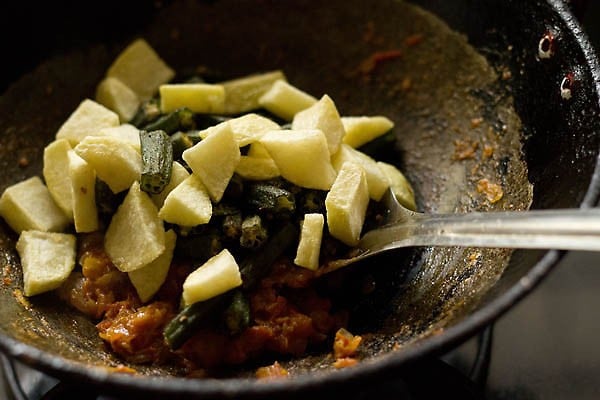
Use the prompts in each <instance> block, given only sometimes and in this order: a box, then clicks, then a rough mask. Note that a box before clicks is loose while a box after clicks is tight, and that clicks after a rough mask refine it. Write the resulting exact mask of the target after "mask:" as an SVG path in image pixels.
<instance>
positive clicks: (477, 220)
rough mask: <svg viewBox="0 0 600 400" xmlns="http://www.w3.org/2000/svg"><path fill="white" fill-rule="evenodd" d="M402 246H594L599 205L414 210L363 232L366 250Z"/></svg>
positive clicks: (598, 247) (598, 241) (599, 229)
mask: <svg viewBox="0 0 600 400" xmlns="http://www.w3.org/2000/svg"><path fill="white" fill-rule="evenodd" d="M407 246H467V247H494V248H520V249H525V248H527V249H559V250H587V251H600V209H556V210H530V211H510V212H484V213H465V214H437V215H436V214H432V215H428V214H417V215H414V219H413V220H412V221H408V222H400V223H394V224H390V225H387V226H383V227H381V228H379V229H375V230H373V231H370V232H367V233H366V234H365V235H364V236H363V238H362V239H361V241H360V243H359V247H360V248H362V249H364V250H368V252H369V253H373V252H379V251H382V250H386V249H391V248H397V247H407Z"/></svg>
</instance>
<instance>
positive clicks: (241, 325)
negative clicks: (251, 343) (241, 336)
mask: <svg viewBox="0 0 600 400" xmlns="http://www.w3.org/2000/svg"><path fill="white" fill-rule="evenodd" d="M224 319H225V325H226V326H227V329H229V332H230V333H231V334H234V335H235V334H236V333H240V332H241V331H243V330H244V329H246V328H247V327H248V326H250V301H249V300H248V297H247V296H246V295H245V294H244V292H242V291H241V290H236V291H234V292H233V295H232V296H231V302H230V303H229V306H227V308H226V309H225V313H224Z"/></svg>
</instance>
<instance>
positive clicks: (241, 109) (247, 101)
mask: <svg viewBox="0 0 600 400" xmlns="http://www.w3.org/2000/svg"><path fill="white" fill-rule="evenodd" d="M279 79H285V75H284V74H283V72H282V71H270V72H265V73H262V74H253V75H248V76H243V77H240V78H236V79H231V80H228V81H225V82H221V84H222V85H223V87H224V88H225V114H241V113H245V112H248V111H252V110H256V109H258V108H260V104H259V103H258V99H259V98H260V97H261V96H262V95H263V94H264V93H265V92H266V91H267V90H269V89H270V88H271V86H273V83H275V81H277V80H279Z"/></svg>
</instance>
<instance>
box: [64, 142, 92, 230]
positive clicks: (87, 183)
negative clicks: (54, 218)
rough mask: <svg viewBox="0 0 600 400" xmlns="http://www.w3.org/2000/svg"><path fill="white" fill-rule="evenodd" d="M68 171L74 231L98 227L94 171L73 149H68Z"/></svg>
mask: <svg viewBox="0 0 600 400" xmlns="http://www.w3.org/2000/svg"><path fill="white" fill-rule="evenodd" d="M68 171H69V174H68V175H69V177H70V179H71V193H72V195H73V217H74V222H75V231H76V232H93V231H95V230H97V229H98V210H97V209H96V171H95V170H94V168H93V167H92V166H91V165H90V164H88V163H87V162H86V161H85V160H84V159H83V158H81V157H79V156H78V155H77V154H76V153H75V152H74V151H73V150H71V151H69V170H68Z"/></svg>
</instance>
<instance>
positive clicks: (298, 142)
mask: <svg viewBox="0 0 600 400" xmlns="http://www.w3.org/2000/svg"><path fill="white" fill-rule="evenodd" d="M260 143H262V144H263V145H264V146H265V147H266V149H267V151H268V152H269V154H270V155H271V157H272V158H273V160H274V161H275V164H276V165H277V168H279V172H280V173H281V176H282V177H284V178H285V179H287V180H289V181H290V182H292V183H295V184H296V185H298V186H302V187H305V188H309V189H320V190H328V189H329V188H330V187H331V185H332V184H333V181H334V180H335V176H336V172H335V170H334V169H333V166H332V165H331V161H330V156H329V150H328V148H327V139H326V138H325V135H324V134H323V132H321V131H320V130H317V129H313V130H278V131H271V132H268V133H267V134H265V135H263V137H262V138H261V139H260Z"/></svg>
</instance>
